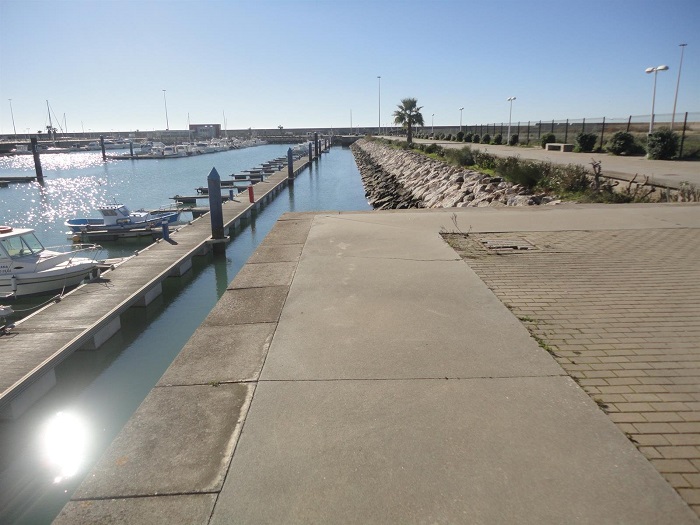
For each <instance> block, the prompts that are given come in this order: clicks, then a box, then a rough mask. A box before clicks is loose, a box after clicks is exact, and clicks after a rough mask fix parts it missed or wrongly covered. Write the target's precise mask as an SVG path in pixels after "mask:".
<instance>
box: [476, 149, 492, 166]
mask: <svg viewBox="0 0 700 525" xmlns="http://www.w3.org/2000/svg"><path fill="white" fill-rule="evenodd" d="M472 155H473V156H474V164H476V165H477V166H479V167H480V168H482V169H485V170H492V169H494V168H495V167H496V156H495V155H491V154H490V153H486V152H484V151H481V150H478V149H476V150H474V151H472Z"/></svg>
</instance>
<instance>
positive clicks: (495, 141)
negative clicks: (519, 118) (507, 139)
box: [493, 133, 503, 144]
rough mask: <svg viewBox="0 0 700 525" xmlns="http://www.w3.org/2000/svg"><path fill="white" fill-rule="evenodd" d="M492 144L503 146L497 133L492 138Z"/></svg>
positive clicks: (501, 136)
mask: <svg viewBox="0 0 700 525" xmlns="http://www.w3.org/2000/svg"><path fill="white" fill-rule="evenodd" d="M493 143H494V144H503V135H501V134H500V133H498V134H497V135H496V136H495V137H493Z"/></svg>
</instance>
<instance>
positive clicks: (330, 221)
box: [55, 205, 700, 525]
mask: <svg viewBox="0 0 700 525" xmlns="http://www.w3.org/2000/svg"><path fill="white" fill-rule="evenodd" d="M460 231H461V232H469V233H468V234H466V235H465V234H464V233H460ZM699 232H700V205H687V206H683V205H676V206H674V205H624V206H610V205H607V206H606V205H561V206H556V207H548V206H541V207H522V208H499V209H494V208H459V209H445V210H406V211H400V212H356V213H306V214H287V215H284V216H283V217H282V218H281V219H280V220H279V221H278V222H277V224H276V225H275V226H274V228H273V229H272V231H271V232H270V233H269V234H268V236H267V237H266V238H265V239H264V241H263V242H262V243H261V245H260V246H259V247H258V249H257V250H256V252H255V253H254V254H253V256H252V257H251V258H250V259H249V261H248V263H247V264H246V265H245V266H244V267H243V268H242V269H241V271H240V272H239V273H238V275H237V276H236V277H235V278H234V279H233V281H232V282H231V283H230V284H229V286H228V289H227V291H226V292H225V293H224V295H223V296H222V297H221V299H220V300H219V302H218V304H217V305H216V306H215V307H214V309H213V310H212V311H211V312H210V314H209V316H208V317H207V318H206V319H205V320H204V322H203V323H202V325H201V326H200V327H199V328H198V329H197V331H196V332H195V333H194V334H193V336H192V338H191V339H190V340H189V342H188V343H187V344H186V345H185V347H184V348H183V350H182V351H181V353H180V354H179V355H178V357H177V358H176V359H175V361H174V362H173V363H172V365H171V366H170V367H169V368H168V370H167V371H166V372H165V374H164V375H163V377H162V378H161V379H160V381H159V382H158V384H157V386H156V387H155V388H154V389H153V390H152V391H151V392H150V394H149V395H148V396H147V397H146V399H145V400H144V402H143V403H142V404H141V406H140V407H139V409H138V410H137V411H136V413H135V414H134V415H133V416H132V419H131V420H130V421H129V422H128V423H127V425H126V426H125V427H124V429H123V430H122V432H121V433H120V434H119V436H118V437H117V438H116V439H115V441H114V442H113V443H112V445H111V446H110V448H109V449H108V450H107V451H106V452H105V454H104V455H103V457H102V459H101V460H100V461H99V463H98V464H97V465H96V467H95V468H94V469H93V471H92V472H91V473H90V474H89V475H88V476H87V477H86V478H85V480H84V481H83V483H82V484H81V486H80V487H79V488H78V490H77V491H76V493H75V494H74V495H73V498H72V500H71V502H69V503H68V504H67V505H66V506H65V507H64V509H63V511H62V513H61V514H60V515H59V516H58V518H57V520H56V522H55V523H56V525H63V524H68V523H70V524H71V525H76V524H78V525H79V524H83V523H84V524H87V523H105V522H112V521H119V522H123V523H131V524H141V523H143V524H146V523H148V524H149V525H153V524H160V523H164V524H165V523H168V524H179V523H182V524H211V525H218V524H226V523H402V524H403V523H488V524H490V523H520V524H537V525H541V524H561V523H586V524H596V525H597V524H601V523H615V524H630V525H632V524H634V525H644V524H647V525H661V524H667V525H681V524H698V523H700V520H698V518H697V515H696V512H697V511H698V502H699V501H700V499H698V494H699V493H700V481H698V473H697V471H698V466H700V465H698V461H697V458H698V452H697V450H698V449H697V444H698V443H700V442H699V441H698V435H700V428H698V425H699V424H698V423H697V421H698V418H697V415H698V413H699V411H698V407H697V404H698V403H697V399H698V398H697V397H695V398H694V399H695V401H693V395H697V394H698V393H700V392H699V391H698V367H697V348H698V333H700V332H698V329H697V327H698V320H697V311H698V305H700V288H698V285H697V279H694V280H693V279H691V278H689V277H688V275H687V274H686V273H684V271H687V265H689V264H691V261H693V260H695V261H696V260H697V256H698V254H697V251H698V248H697V247H698V245H699V244H698V242H697V238H698V237H697V236H698V234H699ZM447 233H453V234H454V235H456V236H457V240H458V241H459V242H456V241H454V240H453V241H454V242H453V241H450V242H451V243H452V245H454V246H455V247H456V248H453V247H452V246H451V245H448V243H447V242H446V240H445V239H444V238H443V237H442V236H441V234H447ZM645 239H647V240H645ZM663 239H665V241H664V243H662V244H660V245H659V247H658V248H656V247H655V244H656V243H658V242H659V241H660V240H663ZM602 240H604V241H605V242H603V243H602V244H601V241H602ZM483 241H489V242H488V243H486V244H488V245H490V246H494V247H496V248H497V249H498V250H501V251H503V250H505V247H507V246H512V245H514V244H515V245H518V246H519V245H525V244H527V243H531V244H532V246H533V250H532V251H530V250H517V251H515V252H514V253H511V254H510V255H508V254H506V253H496V254H494V255H490V252H489V251H488V250H489V249H487V248H484V246H485V245H486V244H485V243H484V242H483ZM460 243H464V245H462V244H460ZM596 246H597V247H598V248H597V249H596V250H595V251H594V254H593V255H591V254H589V252H590V251H591V250H592V247H596ZM630 250H632V259H634V258H635V257H637V256H639V255H640V254H641V255H642V256H643V263H641V264H637V265H635V264H627V262H626V261H627V259H628V258H630V255H628V252H629V251H630ZM660 252H664V253H666V256H663V257H658V255H659V253H660ZM677 252H679V253H680V252H682V257H677ZM548 263H549V264H548ZM641 268H644V269H645V271H646V272H647V273H645V275H651V274H653V275H655V277H656V278H655V279H652V280H649V279H642V280H639V279H636V278H635V270H639V269H641ZM690 268H691V271H694V272H695V273H697V265H695V267H694V268H695V270H692V268H693V267H692V266H691V267H690ZM513 271H517V272H518V273H517V275H518V278H517V279H512V278H511V275H512V272H513ZM589 272H590V273H589ZM590 275H593V276H594V277H593V278H591V277H590ZM625 275H627V277H625ZM693 275H695V274H693ZM672 276H673V279H671V278H670V277H672ZM691 277H692V275H691ZM568 278H573V279H575V281H574V285H573V286H574V287H573V288H571V290H570V291H569V288H568V284H567V283H569V279H568ZM485 281H487V282H485ZM693 283H694V284H693ZM487 284H488V286H487ZM650 293H651V299H649V297H647V296H648V295H649V294H650ZM580 294H584V295H583V296H580ZM663 295H667V296H669V297H670V299H669V300H668V301H665V302H664V301H661V300H660V298H661V297H662V296H663ZM674 295H675V296H677V298H678V301H675V303H676V304H674V301H673V300H672V298H673V297H674ZM502 301H503V302H502ZM507 306H508V307H507ZM514 311H517V315H518V316H519V317H520V318H519V317H516V314H515V313H514ZM618 315H619V316H620V317H621V319H622V321H621V322H620V323H619V324H615V323H617V322H618V320H617V317H618ZM524 323H525V324H528V323H529V325H530V326H533V325H534V328H531V329H532V330H533V332H534V333H535V334H538V336H539V337H540V342H539V344H538V341H537V340H536V339H535V338H534V337H531V335H530V333H528V330H527V329H526V326H525V324H524ZM688 323H691V324H690V325H688ZM686 326H688V327H687V328H686ZM659 327H665V329H664V330H663V336H662V337H661V338H660V339H656V340H655V339H654V336H655V334H658V332H659ZM558 330H564V332H565V333H567V334H570V335H565V336H564V337H558V336H557V334H558V333H559V332H558ZM642 332H644V333H647V332H648V333H649V335H648V336H647V335H644V336H641V335H638V333H642ZM576 334H579V335H576ZM586 334H587V335H586ZM612 334H615V335H612ZM569 337H571V338H574V339H575V345H574V344H571V343H570V341H569ZM560 348H563V349H564V350H560ZM548 350H549V351H548ZM559 351H562V352H564V351H565V352H566V353H565V354H564V355H559V353H558V352H559ZM577 362H578V364H576V363H577ZM584 380H586V381H587V382H585V384H584ZM674 380H678V381H677V382H676V381H674ZM577 382H580V383H581V384H577ZM622 382H624V386H625V387H626V388H623V385H622ZM673 386H678V387H685V388H686V389H685V390H673V389H672V387H673ZM633 387H639V390H633ZM645 387H646V388H645ZM587 388H591V389H593V390H586V389H587ZM595 389H598V390H595ZM596 392H598V393H599V394H600V393H604V395H606V396H609V397H607V398H605V403H604V404H606V407H603V406H599V405H598V404H597V401H598V397H597V395H598V394H596ZM689 392H690V393H689ZM664 393H666V395H667V396H668V397H667V398H664V397H663V396H664V395H665V394H664ZM674 397H675V400H674ZM653 399H656V401H654V400H653ZM657 405H658V406H657ZM633 408H634V409H635V410H632V411H631V409H633ZM606 411H608V412H610V413H609V414H608V413H606ZM674 411H677V412H678V413H677V414H676V415H675V417H674V414H673V412H674ZM630 413H631V414H633V415H634V416H635V417H634V418H629V419H626V418H624V417H620V419H619V420H617V419H613V418H612V416H613V414H617V415H618V416H625V415H628V414H630ZM640 414H641V416H643V415H644V414H646V415H648V416H649V418H648V419H644V418H643V417H640ZM652 416H655V417H652ZM682 416H683V417H682ZM674 428H675V432H676V433H675V434H673V433H672V430H673V429H674ZM664 432H668V433H669V434H668V438H667V439H668V440H666V438H664V439H663V440H662V437H663V436H662V434H663V433H664ZM626 433H627V434H628V435H630V434H631V433H634V436H635V438H636V439H635V441H636V443H635V441H632V440H631V439H628V437H627V436H626ZM672 434H673V435H672ZM674 437H675V443H676V445H677V446H673V443H674V441H672V440H673V439H674ZM691 444H692V445H691ZM645 455H646V456H647V457H645ZM647 458H650V459H651V461H650V460H649V459H647ZM674 458H675V459H674ZM678 458H683V459H678ZM693 469H694V470H693ZM684 473H685V474H687V476H685V475H684ZM662 475H663V477H662ZM664 477H666V480H665V479H664ZM667 480H668V482H667ZM674 488H678V492H676V491H675V490H674ZM682 498H684V499H685V501H684V499H682ZM691 506H693V507H694V508H691ZM694 510H695V511H696V512H694Z"/></svg>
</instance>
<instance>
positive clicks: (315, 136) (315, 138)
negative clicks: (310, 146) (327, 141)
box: [314, 133, 320, 158]
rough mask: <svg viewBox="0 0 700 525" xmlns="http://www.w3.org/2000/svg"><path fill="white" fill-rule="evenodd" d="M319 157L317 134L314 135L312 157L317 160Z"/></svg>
mask: <svg viewBox="0 0 700 525" xmlns="http://www.w3.org/2000/svg"><path fill="white" fill-rule="evenodd" d="M319 155H320V153H319V151H318V133H314V156H315V157H316V158H318V156H319Z"/></svg>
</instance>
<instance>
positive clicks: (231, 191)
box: [228, 189, 233, 201]
mask: <svg viewBox="0 0 700 525" xmlns="http://www.w3.org/2000/svg"><path fill="white" fill-rule="evenodd" d="M228 200H230V201H232V200H233V190H232V189H231V190H228Z"/></svg>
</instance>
